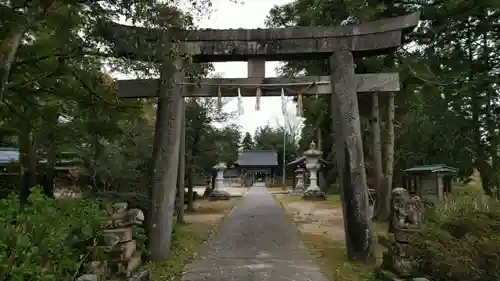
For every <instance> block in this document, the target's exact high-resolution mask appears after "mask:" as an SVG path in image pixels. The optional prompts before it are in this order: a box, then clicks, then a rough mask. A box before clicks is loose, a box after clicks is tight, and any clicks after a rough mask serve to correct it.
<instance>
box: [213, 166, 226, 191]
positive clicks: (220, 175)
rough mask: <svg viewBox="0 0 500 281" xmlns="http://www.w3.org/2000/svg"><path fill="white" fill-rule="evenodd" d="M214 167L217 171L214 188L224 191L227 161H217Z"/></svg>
mask: <svg viewBox="0 0 500 281" xmlns="http://www.w3.org/2000/svg"><path fill="white" fill-rule="evenodd" d="M213 168H214V169H215V171H217V175H216V176H215V185H214V190H217V191H223V190H224V171H225V170H226V169H227V167H226V163H224V162H220V163H217V164H216V165H215V166H214V167H213Z"/></svg>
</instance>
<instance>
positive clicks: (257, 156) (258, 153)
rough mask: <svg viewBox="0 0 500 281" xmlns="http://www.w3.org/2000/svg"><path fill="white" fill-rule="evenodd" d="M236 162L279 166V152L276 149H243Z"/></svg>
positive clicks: (247, 164)
mask: <svg viewBox="0 0 500 281" xmlns="http://www.w3.org/2000/svg"><path fill="white" fill-rule="evenodd" d="M235 164H236V165H238V166H245V167H276V166H278V154H277V153H276V151H275V150H247V151H241V152H240V153H239V154H238V161H236V163H235Z"/></svg>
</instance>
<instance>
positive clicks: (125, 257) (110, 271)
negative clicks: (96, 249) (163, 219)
mask: <svg viewBox="0 0 500 281" xmlns="http://www.w3.org/2000/svg"><path fill="white" fill-rule="evenodd" d="M107 212H108V215H109V220H108V222H107V229H106V230H104V244H105V245H104V246H102V250H104V251H106V253H108V254H109V259H108V260H105V261H93V262H92V266H91V268H90V269H89V270H90V272H91V274H84V275H82V276H80V277H79V278H78V279H77V281H104V280H130V281H146V280H151V274H150V272H149V270H140V267H141V265H142V260H141V253H140V252H139V251H138V245H137V241H136V240H135V239H134V230H135V228H137V227H140V226H141V225H142V224H143V222H144V213H143V212H142V211H141V210H139V209H127V203H114V204H112V205H110V206H108V208H107Z"/></svg>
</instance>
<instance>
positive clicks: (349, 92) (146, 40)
mask: <svg viewBox="0 0 500 281" xmlns="http://www.w3.org/2000/svg"><path fill="white" fill-rule="evenodd" d="M419 19H420V13H418V12H417V13H413V14H409V15H406V16H402V17H396V18H389V19H384V20H379V21H374V22H370V23H364V24H359V25H346V26H341V27H290V28H271V29H226V30H211V29H205V30H194V31H188V30H177V31H174V32H176V34H178V35H179V36H178V37H176V38H177V39H179V38H184V40H181V41H180V42H179V43H172V45H173V47H175V48H176V50H177V51H179V52H180V53H186V54H188V55H189V56H191V58H192V60H193V62H200V63H201V62H225V61H249V78H221V79H219V78H217V79H203V80H202V81H185V80H184V74H183V72H182V65H178V64H177V63H174V66H175V67H176V68H177V70H178V72H176V73H175V75H174V74H173V73H172V75H174V80H175V84H176V86H175V87H173V89H172V91H171V92H170V93H169V92H167V91H164V92H159V91H158V90H159V89H158V87H157V85H158V82H156V81H154V80H122V81H118V90H119V96H120V97H122V98H137V97H154V96H158V97H159V106H158V112H157V121H156V122H157V124H156V132H155V149H162V150H163V153H162V156H161V158H160V159H157V161H156V165H155V178H156V180H157V183H158V186H156V188H155V190H154V193H155V194H153V196H154V197H157V196H160V197H161V198H162V200H163V201H162V202H164V203H165V204H160V206H158V209H154V210H152V213H153V214H152V216H153V218H154V217H155V214H157V213H162V212H166V213H172V212H173V204H174V203H173V202H174V199H175V189H176V188H175V186H176V183H177V179H178V177H177V175H178V173H177V170H178V167H179V163H180V164H181V169H182V167H183V165H184V163H182V162H183V161H182V160H181V161H179V160H180V158H179V153H178V152H179V150H180V148H181V147H182V146H183V145H182V143H183V142H184V139H183V137H182V142H181V135H182V131H183V130H182V127H183V126H182V123H181V120H183V114H184V113H183V112H184V110H183V108H184V107H183V97H217V96H220V95H222V96H223V97H231V96H236V95H237V91H235V90H234V89H236V88H240V89H241V95H242V96H256V88H260V89H261V94H262V96H280V95H281V89H282V88H288V90H289V91H288V92H286V94H287V95H296V94H297V92H299V91H302V90H304V88H307V89H308V90H307V91H305V92H304V93H303V94H331V95H332V99H331V105H330V106H331V109H332V112H333V120H334V122H333V123H334V125H333V126H334V131H335V136H336V140H335V147H336V148H337V151H336V155H337V159H336V162H337V167H338V169H339V171H338V172H339V175H340V186H341V191H342V193H341V194H342V208H343V215H344V227H345V233H346V243H347V244H348V247H347V248H348V249H352V250H353V252H350V253H348V254H349V256H350V257H354V258H356V257H359V258H361V259H364V258H366V257H367V256H368V255H369V254H370V253H371V252H372V243H371V239H372V233H371V221H370V218H369V217H368V216H367V213H366V212H367V210H368V195H367V184H366V174H365V168H364V157H363V145H362V139H361V128H360V117H359V108H358V97H357V94H358V93H362V92H396V91H399V76H398V74H397V73H379V74H355V64H354V57H356V56H357V57H363V56H373V55H379V54H384V53H388V52H393V51H394V50H395V49H396V48H397V47H399V46H400V45H401V44H402V40H403V36H404V35H405V33H408V32H411V31H412V30H413V29H414V28H415V27H416V25H417V24H418V22H419ZM100 29H101V30H100V34H103V37H104V39H106V40H108V41H109V42H111V43H112V47H113V51H114V53H115V55H116V56H117V57H127V58H129V59H133V60H142V61H152V60H153V61H157V62H163V60H162V59H163V58H162V56H161V54H158V53H157V50H156V49H155V48H154V47H152V45H154V44H155V42H163V41H161V40H162V38H167V36H168V34H167V32H168V30H167V31H164V30H157V29H146V28H139V27H130V26H124V25H119V24H115V23H106V24H103V25H102V26H100ZM325 58H329V59H330V65H331V70H332V74H331V75H330V76H321V77H307V76H306V77H297V78H282V77H279V78H264V71H263V69H264V64H265V61H266V60H268V61H276V60H279V61H289V60H304V59H325ZM164 63H171V64H172V62H164ZM165 75H167V74H165ZM227 89H233V90H231V91H228V90H227ZM219 93H220V94H219ZM182 159H183V157H182ZM155 223H161V222H158V221H155ZM164 223H167V222H164ZM157 227H159V228H163V227H165V228H170V229H171V226H169V225H158V226H157ZM366 229H368V230H369V231H366ZM158 235H161V233H160V234H158ZM151 239H156V238H155V237H151ZM164 246H165V247H169V246H170V245H164Z"/></svg>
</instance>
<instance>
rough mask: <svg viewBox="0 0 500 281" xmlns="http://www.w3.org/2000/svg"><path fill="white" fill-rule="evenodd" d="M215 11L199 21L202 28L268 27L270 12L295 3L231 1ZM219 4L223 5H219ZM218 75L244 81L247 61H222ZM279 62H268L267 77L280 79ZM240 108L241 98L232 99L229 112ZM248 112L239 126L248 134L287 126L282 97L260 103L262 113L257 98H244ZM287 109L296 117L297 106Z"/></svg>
mask: <svg viewBox="0 0 500 281" xmlns="http://www.w3.org/2000/svg"><path fill="white" fill-rule="evenodd" d="M214 2H215V3H214V11H213V12H212V13H211V15H210V16H208V17H205V18H202V19H201V20H200V21H199V22H198V26H199V27H201V28H214V29H224V28H264V27H265V25H264V21H265V19H266V16H267V15H268V14H269V10H271V8H272V7H273V6H274V5H283V4H286V3H289V2H291V0H247V1H245V2H246V3H244V4H235V3H230V2H229V1H227V0H219V1H214ZM217 2H219V3H217ZM214 66H215V72H216V73H220V74H221V75H222V76H223V77H231V78H232V77H234V78H244V77H247V63H246V62H222V63H214ZM278 66H279V63H278V62H266V77H276V76H277V73H276V68H277V67H278ZM237 109H238V101H237V99H233V100H231V101H230V102H229V103H228V104H227V105H226V110H228V111H234V110H237ZM243 109H244V113H243V115H241V116H240V117H239V118H238V120H235V123H237V124H239V125H240V126H241V127H242V130H243V131H244V132H250V133H253V132H254V131H255V129H257V128H258V127H259V126H264V125H266V124H268V123H269V124H271V125H276V123H277V122H279V124H284V117H283V115H282V113H281V98H280V97H266V98H262V99H261V102H260V110H259V111H256V110H255V98H250V97H249V98H243ZM287 110H288V111H289V112H290V114H295V104H294V103H293V102H292V101H291V100H289V101H288V102H287Z"/></svg>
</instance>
